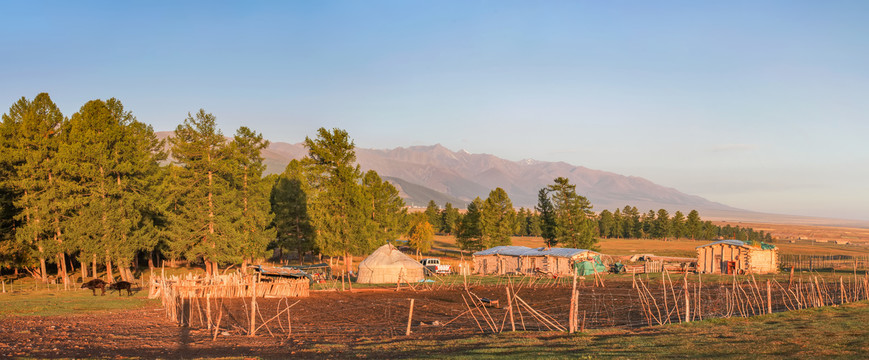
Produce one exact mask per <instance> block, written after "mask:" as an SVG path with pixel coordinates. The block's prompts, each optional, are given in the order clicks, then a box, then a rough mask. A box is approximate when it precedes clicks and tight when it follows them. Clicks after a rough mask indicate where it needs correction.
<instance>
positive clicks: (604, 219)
mask: <svg viewBox="0 0 869 360" xmlns="http://www.w3.org/2000/svg"><path fill="white" fill-rule="evenodd" d="M597 224H598V225H597V226H598V230H599V234H600V236H601V237H603V238H608V237H610V236H613V232H614V230H615V218H614V217H613V213H612V212H610V211H609V210H606V209H604V210H603V211H601V212H600V215H599V216H598V220H597Z"/></svg>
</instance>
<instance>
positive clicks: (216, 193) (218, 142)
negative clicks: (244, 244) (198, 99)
mask: <svg viewBox="0 0 869 360" xmlns="http://www.w3.org/2000/svg"><path fill="white" fill-rule="evenodd" d="M169 143H170V144H171V151H172V156H173V157H174V158H175V161H176V163H177V164H179V165H180V167H179V168H178V169H177V171H176V174H173V176H175V178H174V179H175V182H173V185H174V186H173V188H172V189H171V191H173V192H176V193H177V194H178V195H177V200H176V202H175V203H174V204H173V205H172V206H173V209H174V211H170V212H168V213H167V214H169V219H170V226H171V227H173V230H172V234H173V235H174V236H175V237H176V238H175V239H174V240H173V241H171V242H170V246H171V247H173V248H174V250H173V251H174V252H176V253H179V254H182V255H183V256H184V257H185V258H187V259H188V260H191V261H195V260H199V259H201V260H202V261H203V262H204V263H205V270H206V273H208V274H216V273H217V266H218V263H219V262H230V261H238V260H240V258H239V257H240V256H239V255H240V254H239V253H238V249H239V248H241V246H240V245H239V244H238V243H233V242H236V241H238V240H239V239H241V238H242V236H241V235H240V234H238V228H237V227H236V226H235V225H236V224H235V223H234V220H235V219H239V218H241V217H242V212H243V209H242V208H240V207H238V199H239V196H238V192H236V191H233V181H236V179H234V178H233V175H237V172H236V170H237V169H236V168H235V164H236V163H235V161H234V159H233V154H232V151H231V150H230V149H229V146H228V145H227V143H226V139H225V138H224V137H223V134H222V133H221V132H220V130H219V129H218V128H217V122H216V119H215V117H214V115H212V114H208V113H206V112H205V110H199V112H198V113H196V115H195V116H194V115H188V116H187V119H185V120H184V122H183V123H182V124H181V125H178V127H177V128H176V129H175V136H173V137H171V138H169Z"/></svg>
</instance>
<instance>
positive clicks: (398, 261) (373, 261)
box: [356, 244, 425, 284]
mask: <svg viewBox="0 0 869 360" xmlns="http://www.w3.org/2000/svg"><path fill="white" fill-rule="evenodd" d="M424 269H425V267H424V266H422V264H420V263H419V261H416V260H414V259H413V258H411V257H410V256H407V255H405V254H404V253H403V252H401V251H399V250H398V249H396V248H395V246H392V245H391V244H386V245H383V246H381V247H379V248H378V249H377V250H374V252H373V253H371V255H368V257H367V258H365V260H362V262H361V263H359V277H358V278H356V282H357V283H362V284H394V283H397V282H399V281H401V282H408V283H412V282H418V281H420V280H423V279H425V272H424V271H425V270H424Z"/></svg>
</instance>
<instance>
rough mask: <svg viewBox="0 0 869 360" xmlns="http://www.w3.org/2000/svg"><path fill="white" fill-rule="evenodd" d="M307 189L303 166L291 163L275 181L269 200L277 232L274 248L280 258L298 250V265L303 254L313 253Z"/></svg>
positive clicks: (307, 184)
mask: <svg viewBox="0 0 869 360" xmlns="http://www.w3.org/2000/svg"><path fill="white" fill-rule="evenodd" d="M308 186H309V182H308V181H307V179H305V173H304V169H303V168H302V163H301V162H300V161H298V160H292V161H290V163H289V164H288V165H287V168H286V170H284V172H283V173H282V174H281V175H280V176H278V178H277V180H276V181H275V185H274V187H272V193H271V197H270V202H271V205H272V212H273V213H274V227H275V229H276V232H277V234H276V236H277V238H276V240H275V242H276V244H275V245H276V246H277V247H278V248H279V249H280V252H281V254H283V252H284V251H288V250H290V249H294V250H296V252H297V253H298V256H299V261H301V260H302V256H303V254H304V253H306V252H308V251H311V250H313V249H314V227H313V225H312V223H311V217H310V215H309V214H308V195H307V192H308V191H309V188H308Z"/></svg>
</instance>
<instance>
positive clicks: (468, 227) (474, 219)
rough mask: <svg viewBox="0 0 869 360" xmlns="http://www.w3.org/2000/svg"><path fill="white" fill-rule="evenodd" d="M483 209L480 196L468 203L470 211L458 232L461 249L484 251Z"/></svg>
mask: <svg viewBox="0 0 869 360" xmlns="http://www.w3.org/2000/svg"><path fill="white" fill-rule="evenodd" d="M482 209H483V200H481V199H480V197H479V196H478V197H477V198H475V199H474V201H471V202H470V203H468V211H467V212H466V213H465V215H464V216H462V221H461V222H460V223H459V227H458V229H457V232H456V243H457V244H458V245H459V248H460V249H462V250H482V249H483V239H482V238H483V229H482V224H481V221H480V217H481V213H482Z"/></svg>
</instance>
